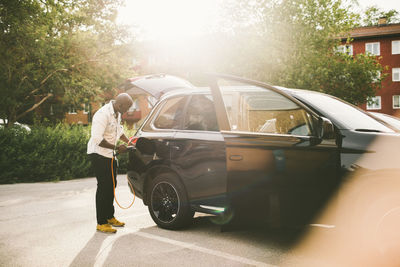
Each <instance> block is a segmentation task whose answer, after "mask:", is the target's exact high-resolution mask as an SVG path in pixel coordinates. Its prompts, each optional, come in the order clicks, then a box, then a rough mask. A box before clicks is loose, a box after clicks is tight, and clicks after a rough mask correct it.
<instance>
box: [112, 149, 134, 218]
mask: <svg viewBox="0 0 400 267" xmlns="http://www.w3.org/2000/svg"><path fill="white" fill-rule="evenodd" d="M134 149H135V147H133V146H132V147H129V150H134ZM116 156H117V154H115V153H113V157H112V158H111V174H112V181H113V192H114V199H115V202H116V203H117V205H118V206H119V207H120V208H121V209H124V210H127V209H129V208H130V207H132V205H133V203H135V198H136V194H135V190H134V189H133V186H132V184H131V183H130V181H129V180H128V184H129V187H130V188H131V191H132V193H133V200H132V203H131V204H130V205H129V206H128V207H123V206H121V205H120V204H119V202H118V200H117V195H116V194H115V180H114V179H116V177H115V175H114V160H115V158H116ZM116 161H117V165H118V159H117V160H116ZM117 167H118V166H117ZM115 169H117V168H115Z"/></svg>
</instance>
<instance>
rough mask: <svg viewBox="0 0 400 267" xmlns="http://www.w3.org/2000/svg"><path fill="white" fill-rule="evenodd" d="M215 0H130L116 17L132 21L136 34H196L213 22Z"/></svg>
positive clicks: (167, 36)
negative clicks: (137, 32)
mask: <svg viewBox="0 0 400 267" xmlns="http://www.w3.org/2000/svg"><path fill="white" fill-rule="evenodd" d="M219 2H220V1H218V0H146V1H144V0H131V1H129V0H128V1H127V2H126V5H125V7H123V8H121V9H120V10H119V20H120V22H121V23H123V24H127V25H133V28H134V29H135V31H139V33H140V38H144V39H152V40H165V41H174V40H179V39H187V38H190V37H192V36H196V35H199V34H201V33H203V32H205V31H207V30H209V29H210V27H213V25H215V22H216V20H217V19H218V4H219Z"/></svg>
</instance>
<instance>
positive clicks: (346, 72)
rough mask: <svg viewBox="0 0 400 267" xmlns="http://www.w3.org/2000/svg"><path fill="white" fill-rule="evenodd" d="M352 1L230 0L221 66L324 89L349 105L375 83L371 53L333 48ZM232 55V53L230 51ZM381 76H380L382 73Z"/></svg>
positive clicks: (346, 25) (345, 27)
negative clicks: (227, 54)
mask: <svg viewBox="0 0 400 267" xmlns="http://www.w3.org/2000/svg"><path fill="white" fill-rule="evenodd" d="M353 3H354V2H353V1H342V0H239V1H234V2H230V3H229V5H228V6H227V12H228V13H230V14H232V15H231V17H230V20H229V21H230V22H229V23H227V25H228V29H229V30H227V32H231V33H233V34H232V37H231V38H232V40H231V43H232V46H230V53H231V55H230V58H231V59H233V60H231V61H230V63H229V64H224V65H221V67H220V69H221V71H224V72H225V71H227V72H230V73H236V74H240V75H245V76H247V77H251V78H254V79H258V80H263V81H265V82H268V83H271V84H277V85H282V86H287V87H292V88H304V89H310V90H317V91H321V92H327V93H330V94H333V95H335V96H338V97H340V98H342V99H346V100H347V101H349V102H352V103H354V104H359V103H364V102H365V101H366V99H367V97H368V96H373V95H375V92H376V90H377V89H379V87H380V83H379V82H375V83H374V82H373V81H374V80H376V79H377V73H378V71H382V69H383V68H382V66H381V65H379V64H378V63H377V61H376V58H375V57H372V56H368V55H357V56H355V57H351V56H348V55H346V54H344V53H337V52H336V51H337V47H338V46H339V45H340V44H341V39H340V38H339V37H340V36H343V37H346V33H348V32H349V30H351V29H352V27H354V26H355V25H357V19H359V16H358V15H357V14H353V13H351V12H350V11H349V10H351V9H350V8H351V5H352V4H353ZM235 55H236V56H235ZM382 78H383V77H382Z"/></svg>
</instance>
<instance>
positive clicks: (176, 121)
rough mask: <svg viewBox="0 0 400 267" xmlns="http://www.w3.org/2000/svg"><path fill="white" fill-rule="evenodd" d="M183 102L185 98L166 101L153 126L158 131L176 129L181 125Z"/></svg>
mask: <svg viewBox="0 0 400 267" xmlns="http://www.w3.org/2000/svg"><path fill="white" fill-rule="evenodd" d="M185 102H186V97H175V98H171V99H168V100H166V103H165V104H164V105H163V107H162V108H161V110H160V112H159V113H158V115H157V117H156V119H155V120H154V123H153V124H154V126H155V127H156V128H158V129H178V128H179V127H180V125H181V123H182V119H183V108H184V105H185Z"/></svg>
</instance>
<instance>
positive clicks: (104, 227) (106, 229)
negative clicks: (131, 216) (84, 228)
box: [96, 223, 117, 234]
mask: <svg viewBox="0 0 400 267" xmlns="http://www.w3.org/2000/svg"><path fill="white" fill-rule="evenodd" d="M96 229H97V231H100V232H103V233H113V234H114V233H116V232H117V229H114V228H112V227H111V225H109V224H108V223H105V224H98V225H97V227H96Z"/></svg>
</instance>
